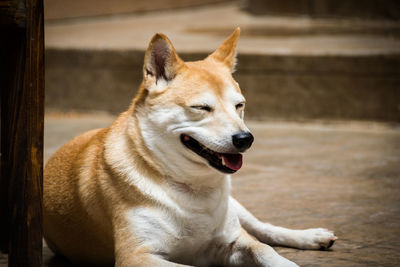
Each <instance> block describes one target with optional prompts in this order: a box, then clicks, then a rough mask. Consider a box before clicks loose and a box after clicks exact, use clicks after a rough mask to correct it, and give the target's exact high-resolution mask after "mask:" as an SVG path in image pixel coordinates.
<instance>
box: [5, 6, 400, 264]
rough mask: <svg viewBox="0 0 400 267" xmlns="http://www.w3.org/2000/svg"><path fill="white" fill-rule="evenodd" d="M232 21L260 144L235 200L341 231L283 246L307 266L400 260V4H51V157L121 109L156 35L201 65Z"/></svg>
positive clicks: (285, 219)
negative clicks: (320, 241)
mask: <svg viewBox="0 0 400 267" xmlns="http://www.w3.org/2000/svg"><path fill="white" fill-rule="evenodd" d="M237 26H240V27H241V30H242V31H241V38H240V40H239V43H238V59H239V60H238V66H237V71H236V73H235V74H234V77H235V79H236V80H237V81H238V82H239V84H240V85H241V88H242V91H243V93H244V95H245V97H246V98H247V105H246V118H247V121H248V125H249V128H250V129H251V130H252V132H253V134H254V135H255V143H254V145H253V147H252V148H251V149H250V151H249V152H248V153H246V154H245V162H244V167H243V168H242V169H241V170H240V171H239V172H238V174H237V175H234V176H233V195H234V196H235V197H236V198H237V199H239V201H240V202H242V203H243V204H244V205H245V206H246V207H248V208H249V209H250V211H252V212H253V213H254V214H255V215H256V216H257V217H259V218H260V219H261V220H264V221H269V222H271V223H273V224H276V225H281V226H286V227H290V228H296V229H304V228H309V227H325V228H329V229H331V230H334V231H335V233H336V235H337V236H338V237H339V240H338V241H337V242H336V243H335V245H334V246H333V248H332V250H330V251H325V252H322V251H299V250H294V249H289V248H276V249H277V251H278V252H279V253H280V254H282V255H283V256H285V257H287V258H289V259H290V260H293V261H295V262H297V263H298V264H299V265H301V266H352V267H353V266H396V265H398V263H399V262H400V240H399V238H398V237H399V236H400V127H399V125H400V124H399V123H400V2H399V1H398V0H279V1H273V0H241V1H234V0H214V1H213V0H147V1H143V0H114V1H109V0H69V1H62V0H45V43H46V64H45V65H46V73H45V74H46V76H45V77H46V81H45V84H46V118H45V161H47V159H48V158H49V157H50V156H51V154H53V153H54V152H55V151H56V150H57V149H58V148H59V147H60V146H61V145H63V144H64V143H65V142H67V141H68V140H69V139H71V138H72V137H74V136H76V135H78V134H80V133H81V132H83V131H86V130H89V129H92V128H97V127H107V126H108V125H110V123H111V122H112V121H113V119H114V117H115V116H116V115H117V114H118V113H120V112H122V111H124V110H126V109H127V107H128V105H129V104H130V102H131V99H132V98H133V97H134V95H135V93H136V91H137V88H138V87H139V84H140V82H141V79H142V64H143V57H144V51H145V49H146V47H147V45H148V43H149V41H150V39H151V37H152V36H153V35H154V34H155V33H156V32H162V33H165V34H166V35H167V36H168V37H169V38H170V39H171V41H172V42H173V44H174V46H175V48H176V50H177V51H178V53H179V54H180V56H181V57H182V58H183V59H184V60H197V59H201V58H204V57H205V56H207V55H208V54H210V53H211V52H212V51H214V50H215V49H216V47H217V46H218V45H219V44H220V43H221V42H222V41H223V40H224V39H225V38H226V37H227V36H228V35H229V34H230V33H231V32H232V31H233V30H234V29H235V27H237ZM44 255H45V261H44V262H45V266H70V265H69V264H68V262H66V261H65V260H63V259H62V258H58V257H54V255H53V254H52V252H51V251H50V250H49V249H48V248H47V247H45V249H44ZM4 262H5V259H4V256H1V255H0V265H1V264H2V263H4Z"/></svg>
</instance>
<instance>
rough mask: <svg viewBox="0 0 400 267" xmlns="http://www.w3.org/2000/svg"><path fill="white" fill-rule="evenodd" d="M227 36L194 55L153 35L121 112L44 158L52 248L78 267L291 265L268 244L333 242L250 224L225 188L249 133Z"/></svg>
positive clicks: (313, 232)
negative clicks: (191, 58) (184, 55)
mask: <svg viewBox="0 0 400 267" xmlns="http://www.w3.org/2000/svg"><path fill="white" fill-rule="evenodd" d="M238 37H239V29H236V30H235V31H234V32H233V34H232V35H231V36H230V37H229V38H228V39H227V40H226V41H224V42H223V43H222V44H221V45H220V46H219V47H218V49H217V50H216V51H215V52H214V53H212V54H211V55H209V56H208V57H207V58H206V59H204V60H202V61H196V62H184V61H182V60H181V59H180V58H179V56H178V54H177V53H176V51H175V49H174V47H173V45H172V44H171V42H170V41H169V39H168V38H167V37H166V36H165V35H163V34H156V35H155V36H154V37H153V39H152V40H151V42H150V45H149V47H148V49H147V51H146V54H145V59H144V66H143V82H142V84H141V86H140V89H139V91H138V94H137V96H136V97H135V98H134V100H133V102H132V104H131V106H130V107H129V109H128V110H127V111H126V112H123V113H122V114H121V115H120V116H119V117H118V118H117V119H116V120H115V122H114V123H113V124H112V125H111V126H110V127H109V128H105V129H96V130H92V131H89V132H86V133H84V134H82V135H80V136H78V137H76V138H75V139H73V140H71V141H70V142H68V143H67V144H65V145H64V146H63V147H62V148H61V149H60V150H58V151H57V152H56V153H55V154H54V155H53V156H52V157H51V158H50V160H49V161H48V163H47V166H46V168H45V173H44V233H45V239H46V241H47V243H48V245H49V247H50V248H51V249H52V250H53V251H54V252H56V253H58V254H61V255H64V256H65V257H66V258H68V259H69V260H70V261H71V262H73V263H75V264H78V265H81V266H89V265H96V266H108V265H113V264H115V266H183V265H195V266H210V265H222V266H297V265H296V264H295V263H293V262H291V261H289V260H287V259H285V258H284V257H282V256H280V255H279V254H278V253H276V252H275V250H274V249H273V248H272V247H270V246H269V245H281V246H289V247H295V248H300V249H320V248H328V247H330V246H331V245H332V244H333V242H334V241H335V240H336V236H335V235H334V234H333V233H332V232H331V231H328V230H326V229H321V228H315V229H307V230H290V229H286V228H282V227H277V226H273V225H271V224H268V223H264V222H261V221H259V220H258V219H256V218H255V217H254V216H253V215H252V214H251V213H250V212H249V211H247V210H246V209H245V208H244V207H243V206H242V205H241V204H239V203H238V202H237V201H236V200H235V199H234V198H232V197H231V196H230V187H231V181H230V175H229V174H232V173H234V172H236V171H237V170H239V169H240V167H241V166H242V154H241V153H242V152H245V151H246V150H247V149H248V148H249V147H250V146H251V144H252V142H253V136H252V134H251V133H250V131H249V129H248V128H247V127H246V125H245V124H244V121H243V114H244V106H245V99H244V97H243V95H242V94H241V91H240V88H239V84H238V83H237V82H235V80H234V79H233V78H232V72H233V70H234V67H235V60H236V59H235V58H236V52H235V50H236V44H237V41H238ZM267 244H268V245H267Z"/></svg>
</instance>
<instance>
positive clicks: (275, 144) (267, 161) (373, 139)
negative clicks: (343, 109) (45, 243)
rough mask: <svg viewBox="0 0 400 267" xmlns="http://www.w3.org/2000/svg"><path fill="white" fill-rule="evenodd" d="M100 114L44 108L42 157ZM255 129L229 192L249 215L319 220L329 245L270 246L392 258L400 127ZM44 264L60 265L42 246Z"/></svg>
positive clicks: (259, 125) (309, 260)
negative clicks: (330, 233)
mask: <svg viewBox="0 0 400 267" xmlns="http://www.w3.org/2000/svg"><path fill="white" fill-rule="evenodd" d="M112 120H113V117H111V116H108V115H72V116H68V117H66V116H58V115H49V116H46V123H45V160H47V159H48V158H49V157H50V155H51V154H52V153H53V152H54V151H55V150H56V149H57V148H58V147H59V146H61V145H62V144H63V143H65V142H66V141H67V140H69V139H70V138H72V137H73V136H75V135H77V134H79V133H81V132H83V131H86V130H88V129H92V128H97V127H104V126H107V125H109V124H110V123H111V121H112ZM248 125H249V128H250V129H251V130H252V132H253V133H254V135H255V142H254V145H253V147H252V148H251V149H250V151H249V152H248V153H246V154H245V156H244V167H243V168H242V169H241V170H240V171H239V172H238V173H237V174H236V175H234V176H233V179H232V180H233V195H234V196H235V197H236V198H237V199H239V200H240V202H242V204H244V205H245V206H246V207H247V208H248V209H249V210H251V211H252V212H253V213H254V214H255V215H256V216H257V217H259V218H260V219H262V220H264V221H268V222H270V223H273V224H276V225H280V226H286V227H291V228H299V229H301V228H308V227H325V228H329V229H332V230H334V231H335V233H336V235H337V236H338V237H339V240H338V241H337V242H336V243H335V245H334V246H333V247H332V249H331V250H329V251H301V250H296V249H291V248H280V247H278V248H276V250H277V251H278V252H279V253H281V254H282V255H283V256H285V257H287V258H289V259H290V260H293V261H295V262H296V263H298V264H299V265H301V266H395V265H397V264H399V263H400V239H399V237H400V128H399V126H398V125H397V126H396V125H395V126H393V125H387V124H377V123H360V122H346V123H334V122H329V123H324V122H313V123H289V122H271V123H267V122H256V121H250V122H248ZM44 254H45V258H44V260H45V266H68V264H66V263H65V262H63V261H62V260H60V259H57V258H54V257H53V256H52V253H51V252H50V251H49V250H48V249H45V250H44Z"/></svg>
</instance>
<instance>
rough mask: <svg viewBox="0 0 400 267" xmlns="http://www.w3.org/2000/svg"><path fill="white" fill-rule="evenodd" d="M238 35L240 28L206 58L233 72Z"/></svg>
mask: <svg viewBox="0 0 400 267" xmlns="http://www.w3.org/2000/svg"><path fill="white" fill-rule="evenodd" d="M239 35H240V28H239V27H237V28H236V29H235V31H234V32H233V33H232V34H231V35H230V36H229V37H228V39H226V40H225V41H224V42H223V43H222V44H221V45H220V46H219V47H218V48H217V50H215V52H214V53H212V54H211V55H210V56H208V58H211V59H214V60H216V61H219V62H222V63H224V65H226V66H227V67H228V68H229V69H230V71H231V72H234V71H235V65H236V44H237V42H238V39H239Z"/></svg>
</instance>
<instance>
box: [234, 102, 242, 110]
mask: <svg viewBox="0 0 400 267" xmlns="http://www.w3.org/2000/svg"><path fill="white" fill-rule="evenodd" d="M243 107H244V103H243V102H242V103H239V104H236V106H235V108H236V109H240V108H243Z"/></svg>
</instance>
